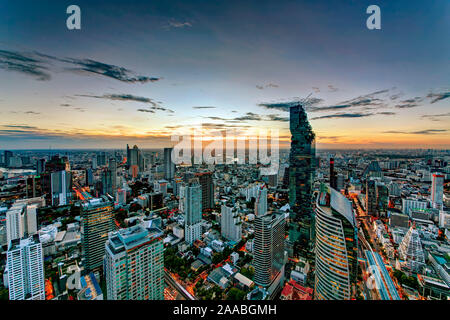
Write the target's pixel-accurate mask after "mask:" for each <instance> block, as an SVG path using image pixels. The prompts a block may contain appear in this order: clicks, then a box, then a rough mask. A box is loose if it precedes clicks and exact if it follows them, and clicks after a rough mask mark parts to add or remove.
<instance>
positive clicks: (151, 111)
mask: <svg viewBox="0 0 450 320" xmlns="http://www.w3.org/2000/svg"><path fill="white" fill-rule="evenodd" d="M137 111H138V112H149V113H155V110H150V109H137Z"/></svg>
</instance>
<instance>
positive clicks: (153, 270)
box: [105, 224, 164, 300]
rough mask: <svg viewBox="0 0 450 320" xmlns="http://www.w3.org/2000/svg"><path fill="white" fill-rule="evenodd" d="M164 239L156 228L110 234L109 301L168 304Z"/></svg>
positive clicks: (107, 246) (107, 264) (107, 247)
mask: <svg viewBox="0 0 450 320" xmlns="http://www.w3.org/2000/svg"><path fill="white" fill-rule="evenodd" d="M163 236H164V234H163V232H162V231H161V230H160V229H159V228H156V227H154V226H153V225H152V224H150V226H149V227H148V228H145V227H144V226H143V225H136V226H133V227H130V228H126V229H121V230H119V231H117V232H111V233H109V235H108V241H106V243H105V275H106V287H107V297H108V299H109V300H164V247H163V241H162V237H163Z"/></svg>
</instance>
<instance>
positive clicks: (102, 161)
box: [97, 151, 106, 167]
mask: <svg viewBox="0 0 450 320" xmlns="http://www.w3.org/2000/svg"><path fill="white" fill-rule="evenodd" d="M97 165H98V166H99V167H104V166H106V153H105V152H103V151H102V152H100V153H99V154H97Z"/></svg>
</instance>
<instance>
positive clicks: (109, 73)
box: [58, 58, 161, 83]
mask: <svg viewBox="0 0 450 320" xmlns="http://www.w3.org/2000/svg"><path fill="white" fill-rule="evenodd" d="M58 60H59V61H63V62H66V63H70V64H73V65H75V66H76V67H74V68H67V70H69V71H73V72H77V73H79V72H81V73H90V74H97V75H101V76H105V77H108V78H112V79H115V80H119V81H122V82H127V83H147V82H156V81H159V80H161V78H158V77H149V76H142V75H137V74H135V73H134V72H133V71H131V70H128V69H126V68H124V67H119V66H116V65H112V64H107V63H103V62H99V61H96V60H92V59H73V58H67V59H58Z"/></svg>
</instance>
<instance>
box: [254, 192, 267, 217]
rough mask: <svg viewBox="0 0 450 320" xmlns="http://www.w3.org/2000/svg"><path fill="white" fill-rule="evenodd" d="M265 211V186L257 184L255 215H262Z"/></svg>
mask: <svg viewBox="0 0 450 320" xmlns="http://www.w3.org/2000/svg"><path fill="white" fill-rule="evenodd" d="M266 213H267V188H266V187H265V186H264V185H259V186H258V191H257V195H256V201H255V215H256V216H263V215H265V214H266Z"/></svg>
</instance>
